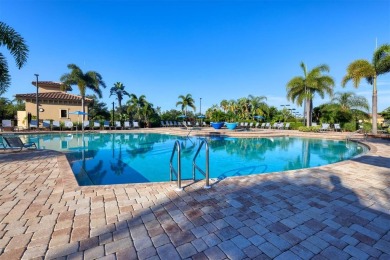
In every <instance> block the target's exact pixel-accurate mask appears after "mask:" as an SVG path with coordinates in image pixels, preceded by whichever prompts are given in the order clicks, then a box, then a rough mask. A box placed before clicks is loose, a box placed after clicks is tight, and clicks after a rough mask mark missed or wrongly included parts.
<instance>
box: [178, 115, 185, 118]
mask: <svg viewBox="0 0 390 260" xmlns="http://www.w3.org/2000/svg"><path fill="white" fill-rule="evenodd" d="M178 117H180V118H185V117H187V116H186V115H180V116H178Z"/></svg>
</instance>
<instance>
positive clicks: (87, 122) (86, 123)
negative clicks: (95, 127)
mask: <svg viewBox="0 0 390 260" xmlns="http://www.w3.org/2000/svg"><path fill="white" fill-rule="evenodd" d="M90 125H91V124H90V123H89V121H88V120H87V121H84V129H89V128H91V127H90Z"/></svg>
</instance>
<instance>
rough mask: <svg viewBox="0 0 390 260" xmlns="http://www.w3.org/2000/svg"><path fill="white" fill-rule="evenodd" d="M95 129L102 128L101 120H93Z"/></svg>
mask: <svg viewBox="0 0 390 260" xmlns="http://www.w3.org/2000/svg"><path fill="white" fill-rule="evenodd" d="M93 129H100V122H99V121H94V122H93Z"/></svg>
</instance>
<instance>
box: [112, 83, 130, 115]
mask: <svg viewBox="0 0 390 260" xmlns="http://www.w3.org/2000/svg"><path fill="white" fill-rule="evenodd" d="M112 95H116V99H118V103H119V113H120V114H122V99H123V96H128V97H130V94H129V93H128V92H127V91H126V90H125V86H124V85H123V83H121V82H117V83H115V84H114V86H113V87H112V88H111V89H110V97H111V96H112Z"/></svg>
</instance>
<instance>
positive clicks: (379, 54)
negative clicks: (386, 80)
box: [372, 44, 390, 75]
mask: <svg viewBox="0 0 390 260" xmlns="http://www.w3.org/2000/svg"><path fill="white" fill-rule="evenodd" d="M372 63H373V64H374V67H375V70H376V73H377V75H381V74H385V73H388V72H390V44H384V45H382V46H380V47H379V48H378V49H377V50H376V51H375V52H374V57H373V61H372Z"/></svg>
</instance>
